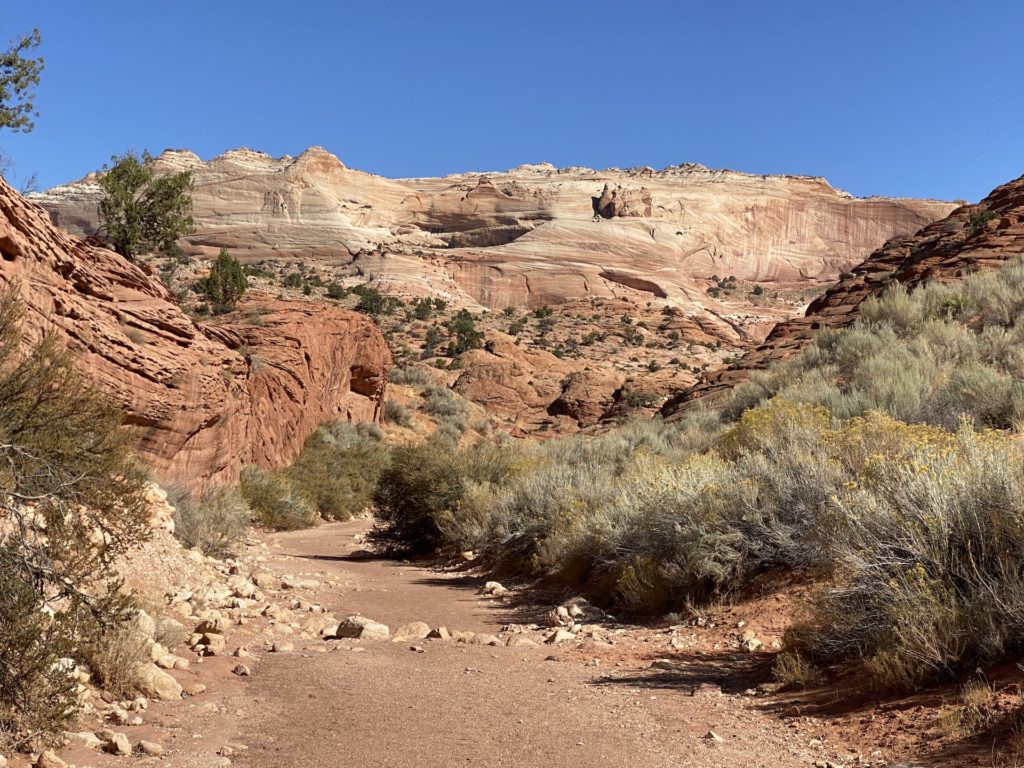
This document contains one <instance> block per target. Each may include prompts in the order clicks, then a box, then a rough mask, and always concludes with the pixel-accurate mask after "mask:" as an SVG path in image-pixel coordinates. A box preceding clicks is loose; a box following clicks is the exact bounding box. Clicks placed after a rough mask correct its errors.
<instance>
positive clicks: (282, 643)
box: [270, 640, 295, 653]
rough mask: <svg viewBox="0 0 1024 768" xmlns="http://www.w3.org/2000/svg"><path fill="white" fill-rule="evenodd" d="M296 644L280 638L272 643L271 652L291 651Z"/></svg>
mask: <svg viewBox="0 0 1024 768" xmlns="http://www.w3.org/2000/svg"><path fill="white" fill-rule="evenodd" d="M294 650H295V646H294V645H293V644H292V643H289V642H288V641H286V640H278V641H275V642H273V643H271V644H270V652H271V653H291V652H292V651H294Z"/></svg>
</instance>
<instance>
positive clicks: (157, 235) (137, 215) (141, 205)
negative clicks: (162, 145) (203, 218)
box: [99, 150, 194, 260]
mask: <svg viewBox="0 0 1024 768" xmlns="http://www.w3.org/2000/svg"><path fill="white" fill-rule="evenodd" d="M111 163H112V164H111V165H110V166H105V167H104V169H103V173H101V174H100V177H99V185H100V188H101V189H102V190H103V199H102V200H101V201H100V209H99V213H100V227H101V234H102V235H103V236H104V237H105V238H106V240H107V242H108V243H109V244H110V247H111V248H113V249H114V250H115V251H117V252H118V253H119V254H121V255H122V256H124V257H125V258H128V259H132V260H134V259H135V258H137V257H138V256H140V255H141V254H143V253H147V252H152V251H161V252H166V251H171V250H173V248H174V246H175V245H176V243H177V240H178V238H179V237H181V236H183V235H187V234H188V233H190V232H192V231H193V230H194V224H193V221H192V171H182V172H181V173H172V174H167V175H163V176H156V175H155V174H154V173H153V167H152V166H153V156H152V155H150V154H149V152H143V153H142V155H141V157H140V156H139V155H136V154H135V153H134V152H132V151H130V150H129V151H128V152H126V153H125V154H123V155H120V156H114V157H112V158H111Z"/></svg>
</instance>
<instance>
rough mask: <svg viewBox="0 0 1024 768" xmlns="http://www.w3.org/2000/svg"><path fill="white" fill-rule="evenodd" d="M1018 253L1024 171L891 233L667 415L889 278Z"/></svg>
mask: <svg viewBox="0 0 1024 768" xmlns="http://www.w3.org/2000/svg"><path fill="white" fill-rule="evenodd" d="M1022 253H1024V176H1022V177H1020V178H1018V179H1015V180H1014V181H1011V182H1009V183H1007V184H1004V185H1002V186H1000V187H997V188H996V189H995V190H993V191H992V193H991V194H990V195H989V196H988V197H986V198H985V199H984V200H982V201H981V202H980V203H978V204H977V205H965V206H962V207H960V208H957V209H956V210H955V211H953V212H952V213H951V214H950V215H949V216H947V217H946V218H944V219H942V220H941V221H937V222H934V223H932V224H930V225H928V226H926V227H924V228H923V229H921V230H919V231H918V232H917V233H916V234H914V235H910V236H906V237H895V238H893V239H892V240H890V241H889V242H887V243H886V244H885V245H883V246H882V247H881V248H879V249H878V250H876V251H875V252H874V253H872V254H871V255H870V256H869V257H868V258H867V259H866V260H865V261H864V262H863V263H861V264H860V265H858V266H857V267H855V268H854V269H853V270H851V271H850V272H848V273H845V274H843V275H842V277H841V278H840V280H839V281H838V282H837V283H836V284H835V285H834V286H832V287H831V288H830V289H829V290H828V291H826V292H825V293H824V294H823V295H822V296H820V297H819V298H817V299H816V300H814V301H813V302H812V303H811V304H810V306H809V307H808V308H807V311H806V313H805V314H804V315H803V316H802V317H797V318H793V319H791V320H787V321H785V322H782V323H779V324H778V325H777V326H776V327H775V328H774V329H773V330H772V331H771V333H770V334H769V335H768V337H767V339H766V340H765V341H764V343H763V344H761V345H760V346H758V347H757V348H755V349H753V350H751V351H750V352H748V353H747V354H746V355H745V356H744V357H743V359H742V360H741V361H740V362H739V363H738V364H737V365H735V366H732V367H729V368H726V369H722V370H719V371H715V372H713V373H712V374H710V375H709V376H708V377H707V378H705V379H704V380H703V381H702V382H700V383H699V384H698V385H697V386H696V387H694V388H692V389H690V390H687V391H683V392H680V393H678V394H677V395H675V396H673V397H672V398H670V399H669V400H668V402H666V403H665V405H664V407H663V408H662V413H663V414H664V415H666V416H671V415H673V414H676V413H679V412H680V411H682V410H685V408H686V407H687V405H689V404H691V403H694V402H696V401H698V400H700V401H702V402H704V403H713V402H715V400H716V399H718V398H721V397H723V396H724V394H725V393H726V392H728V390H729V389H730V388H731V387H733V386H735V385H736V384H738V383H740V382H742V381H743V380H745V379H746V378H747V377H748V376H749V375H750V372H751V371H754V370H758V369H763V368H767V367H768V366H770V365H771V364H772V363H774V362H776V361H779V360H784V359H786V358H788V357H791V356H792V355H794V354H796V353H797V352H799V351H800V350H801V349H803V348H804V346H806V345H807V344H808V342H809V341H810V340H811V338H812V337H813V336H814V334H815V333H817V332H818V331H819V330H821V329H823V328H838V327H843V326H847V325H849V324H851V323H852V322H853V321H854V320H855V319H856V318H857V314H858V307H859V305H860V304H861V302H862V301H864V300H865V299H867V298H868V297H870V296H876V295H878V294H880V293H882V292H883V291H884V290H885V289H886V288H888V287H889V286H891V285H894V284H896V283H902V284H903V285H907V286H914V285H918V284H919V283H922V282H924V281H926V280H931V279H938V280H952V279H956V278H957V277H960V276H962V275H964V274H965V273H968V272H974V271H978V270H984V269H992V268H994V267H997V266H998V265H999V264H1000V263H1002V262H1003V261H1005V260H1006V259H1008V258H1012V257H1014V256H1019V255H1021V254H1022Z"/></svg>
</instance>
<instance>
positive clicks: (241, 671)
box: [231, 664, 252, 677]
mask: <svg viewBox="0 0 1024 768" xmlns="http://www.w3.org/2000/svg"><path fill="white" fill-rule="evenodd" d="M231 671H232V672H233V673H234V674H236V675H238V676H239V677H248V676H249V675H251V674H252V671H251V670H250V669H249V668H248V667H247V666H245V664H236V665H235V668H234V669H232V670H231Z"/></svg>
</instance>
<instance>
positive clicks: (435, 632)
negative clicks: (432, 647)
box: [427, 627, 452, 640]
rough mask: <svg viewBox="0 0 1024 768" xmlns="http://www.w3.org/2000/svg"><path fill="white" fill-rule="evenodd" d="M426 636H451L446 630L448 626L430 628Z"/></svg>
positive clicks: (436, 638) (448, 638)
mask: <svg viewBox="0 0 1024 768" xmlns="http://www.w3.org/2000/svg"><path fill="white" fill-rule="evenodd" d="M427 637H428V638H430V639H431V640H451V638H452V636H451V634H450V633H449V632H448V627H437V628H436V629H432V630H430V632H428V633H427Z"/></svg>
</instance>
